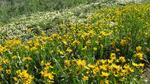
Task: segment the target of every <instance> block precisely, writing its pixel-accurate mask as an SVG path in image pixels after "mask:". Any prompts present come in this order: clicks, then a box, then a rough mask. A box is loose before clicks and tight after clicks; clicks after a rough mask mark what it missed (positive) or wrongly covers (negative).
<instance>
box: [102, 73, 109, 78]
mask: <svg viewBox="0 0 150 84" xmlns="http://www.w3.org/2000/svg"><path fill="white" fill-rule="evenodd" d="M101 76H102V77H108V76H109V73H107V72H102V74H101Z"/></svg>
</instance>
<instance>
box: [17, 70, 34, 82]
mask: <svg viewBox="0 0 150 84" xmlns="http://www.w3.org/2000/svg"><path fill="white" fill-rule="evenodd" d="M16 73H17V77H18V79H21V80H22V82H23V83H24V84H31V83H32V80H33V78H34V77H33V76H31V75H29V74H28V73H27V70H17V71H16Z"/></svg>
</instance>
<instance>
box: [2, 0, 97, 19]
mask: <svg viewBox="0 0 150 84" xmlns="http://www.w3.org/2000/svg"><path fill="white" fill-rule="evenodd" d="M96 1H97V0H1V1H0V21H3V22H7V21H8V20H9V19H10V18H12V17H16V16H19V15H22V14H26V15H27V14H31V13H34V12H38V11H54V10H63V9H66V8H71V7H75V6H77V5H80V4H88V3H91V2H96Z"/></svg>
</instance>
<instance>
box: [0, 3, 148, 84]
mask: <svg viewBox="0 0 150 84" xmlns="http://www.w3.org/2000/svg"><path fill="white" fill-rule="evenodd" d="M60 16H61V15H60ZM41 17H43V18H44V17H45V16H41ZM49 17H50V16H49ZM38 18H40V17H38ZM50 18H52V17H50ZM70 18H73V19H70ZM48 19H49V18H48ZM35 20H36V19H35ZM55 20H56V21H55V24H57V25H55V24H54V23H53V24H50V23H46V21H51V20H47V19H45V23H43V24H44V25H43V24H41V22H42V21H41V22H40V21H39V20H37V21H39V22H38V26H35V25H37V23H34V21H29V22H32V23H30V24H32V26H31V25H30V24H29V23H28V22H22V24H21V25H20V24H19V23H17V22H16V23H13V24H10V25H6V26H3V27H0V30H1V32H0V38H1V39H0V83H2V84H15V83H16V84H52V83H55V84H80V83H81V84H142V83H144V82H143V80H144V77H143V76H142V74H143V73H144V72H143V70H144V68H145V65H146V64H147V63H148V60H149V59H150V57H149V56H150V4H128V5H125V6H117V5H115V6H111V7H110V6H106V7H103V8H101V9H96V10H94V11H92V13H88V14H86V15H83V16H80V17H78V18H76V17H73V16H72V15H71V14H68V15H66V16H64V17H63V16H62V18H61V19H60V18H55ZM20 21H21V20H20ZM53 21H54V20H52V21H51V22H53ZM17 24H19V27H17V26H14V25H17ZM24 24H25V26H22V25H24ZM45 24H46V25H45ZM33 25H34V26H33ZM6 27H7V28H6ZM15 27H16V28H18V30H16V31H19V30H21V32H20V31H19V33H18V32H14V31H15V29H14V28H15ZM5 28H6V30H5ZM9 28H12V30H9ZM24 28H25V29H24ZM34 28H37V29H38V28H39V30H36V29H34ZM23 29H24V30H23ZM9 31H10V32H9ZM22 32H23V33H22ZM13 35H14V36H13Z"/></svg>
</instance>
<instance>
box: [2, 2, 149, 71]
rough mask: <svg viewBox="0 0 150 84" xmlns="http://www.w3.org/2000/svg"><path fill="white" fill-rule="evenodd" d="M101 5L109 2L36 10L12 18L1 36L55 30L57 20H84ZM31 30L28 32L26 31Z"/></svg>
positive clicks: (29, 34)
mask: <svg viewBox="0 0 150 84" xmlns="http://www.w3.org/2000/svg"><path fill="white" fill-rule="evenodd" d="M103 5H105V6H109V5H110V4H100V3H94V4H90V5H86V6H85V5H84V6H79V7H76V8H74V9H67V10H64V11H62V12H59V11H54V12H38V13H33V14H31V15H30V16H28V17H26V16H22V17H21V18H19V19H18V18H17V19H12V20H11V21H12V22H11V23H9V24H6V25H4V26H1V27H0V31H1V32H0V35H1V38H5V36H6V37H10V38H12V37H16V36H17V37H18V36H21V37H31V36H33V35H34V34H40V33H41V30H48V31H51V30H52V31H55V29H56V28H58V25H57V24H59V22H63V21H65V20H67V21H74V20H75V18H76V19H77V20H80V21H84V20H86V19H85V18H86V17H87V16H89V15H92V14H93V13H94V11H95V10H97V9H99V8H101V7H102V6H103ZM111 6H112V5H111ZM30 30H31V31H32V32H30V33H29V32H28V31H30ZM146 74H148V73H147V72H146Z"/></svg>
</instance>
